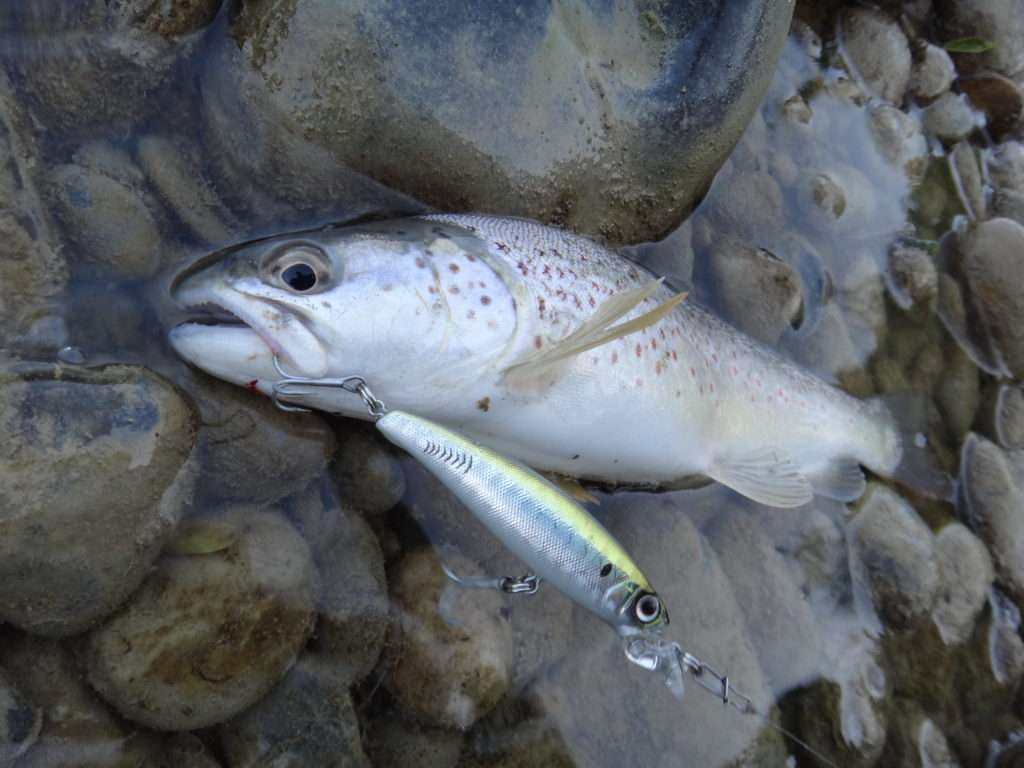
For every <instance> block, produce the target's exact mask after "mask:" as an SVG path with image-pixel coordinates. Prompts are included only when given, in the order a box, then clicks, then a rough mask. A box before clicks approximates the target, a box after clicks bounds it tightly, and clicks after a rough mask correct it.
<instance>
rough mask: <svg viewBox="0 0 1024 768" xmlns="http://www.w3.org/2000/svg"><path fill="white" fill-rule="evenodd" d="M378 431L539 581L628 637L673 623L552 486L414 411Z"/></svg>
mask: <svg viewBox="0 0 1024 768" xmlns="http://www.w3.org/2000/svg"><path fill="white" fill-rule="evenodd" d="M377 429H378V430H379V431H380V433H381V434H382V435H384V437H385V438H387V439H388V440H389V441H390V442H391V443H393V444H394V445H396V446H398V447H399V448H402V449H403V450H405V451H406V452H407V453H409V454H410V455H411V456H413V457H414V458H415V459H416V460H417V461H418V462H419V463H420V464H421V465H423V467H424V468H425V469H426V470H427V471H428V472H430V473H431V474H432V475H434V476H435V477H436V478H437V479H438V480H440V481H441V482H442V483H443V484H444V485H445V486H446V487H447V488H448V489H449V490H450V491H452V493H453V494H454V495H455V496H456V497H457V498H458V499H459V500H460V501H461V502H462V503H463V505H464V506H465V507H466V508H467V509H468V510H469V511H470V512H472V513H473V515H474V516H475V517H476V518H477V519H478V520H480V522H482V523H483V524H484V526H485V527H486V528H487V529H488V530H489V531H490V532H491V533H492V534H493V535H494V536H495V537H496V538H497V539H498V540H499V541H501V542H502V544H503V545H504V546H505V547H506V548H507V549H508V550H509V551H510V552H512V554H514V555H515V556H516V557H518V558H519V559H520V560H521V561H522V562H523V563H525V564H526V565H527V567H529V568H530V569H531V570H532V571H533V574H534V575H535V576H536V577H539V578H540V579H542V580H543V581H545V582H547V583H549V584H552V585H553V586H555V587H556V588H557V589H558V590H559V591H560V592H562V593H563V594H565V595H566V596H567V597H569V598H570V599H571V600H573V601H574V602H575V603H577V604H578V605H581V606H582V607H584V608H586V609H587V610H589V611H591V612H592V613H594V614H595V615H597V616H598V617H599V618H601V619H602V620H603V621H604V622H605V623H607V624H609V625H610V626H612V627H613V628H614V629H615V630H616V631H617V632H618V633H619V634H620V635H621V636H623V637H625V636H628V635H632V634H636V633H638V632H641V631H655V630H657V629H658V628H660V627H664V626H666V625H667V624H668V623H669V617H668V611H667V610H666V609H665V605H664V603H663V601H662V600H661V597H660V596H659V595H658V593H657V592H656V591H655V590H654V588H653V587H652V586H651V583H650V581H649V580H648V578H647V577H646V576H645V575H644V574H643V572H642V571H641V570H640V567H639V566H638V565H637V564H636V562H635V561H634V560H633V558H632V557H630V555H629V554H628V553H627V552H626V550H625V549H623V547H622V545H621V544H619V542H618V541H617V540H616V539H615V538H614V537H613V536H612V535H611V534H610V533H609V532H608V530H607V529H606V528H605V527H604V526H602V525H601V524H600V523H599V522H598V521H597V520H596V519H595V518H594V517H593V516H592V515H591V514H590V513H589V512H587V510H586V509H584V508H583V507H582V506H581V505H580V504H579V503H577V502H576V501H574V500H573V499H572V498H571V497H569V496H568V495H567V494H565V493H564V492H562V491H561V489H559V488H558V487H557V486H556V485H555V484H554V483H552V482H551V481H549V480H547V479H546V478H544V477H542V476H541V475H539V474H538V473H537V472H534V471H533V470H531V469H530V468H529V467H527V466H525V465H523V464H521V463H519V462H516V461H513V460H510V459H508V458H506V457H504V456H501V455H500V454H498V453H496V452H495V451H492V450H489V449H488V448H485V447H483V446H480V445H478V444H476V443H473V442H472V441H470V440H467V439H466V438H465V437H463V436H461V435H459V434H457V433H456V432H453V431H451V430H449V429H445V428H444V427H442V426H440V425H439V424H436V423H433V422H431V421H430V420H428V419H424V418H421V417H419V416H416V415H414V414H411V413H406V412H403V411H394V410H392V411H388V412H387V413H385V414H384V415H383V416H382V417H381V418H380V419H379V420H378V421H377Z"/></svg>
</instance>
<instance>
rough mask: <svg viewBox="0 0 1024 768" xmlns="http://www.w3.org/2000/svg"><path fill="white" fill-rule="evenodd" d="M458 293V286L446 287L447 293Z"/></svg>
mask: <svg viewBox="0 0 1024 768" xmlns="http://www.w3.org/2000/svg"><path fill="white" fill-rule="evenodd" d="M458 292H459V286H457V285H449V286H448V293H458Z"/></svg>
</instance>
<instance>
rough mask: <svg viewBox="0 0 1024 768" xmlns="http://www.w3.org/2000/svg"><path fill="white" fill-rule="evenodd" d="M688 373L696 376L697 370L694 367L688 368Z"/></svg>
mask: <svg viewBox="0 0 1024 768" xmlns="http://www.w3.org/2000/svg"><path fill="white" fill-rule="evenodd" d="M690 375H691V376H692V377H693V378H697V371H696V369H694V368H690Z"/></svg>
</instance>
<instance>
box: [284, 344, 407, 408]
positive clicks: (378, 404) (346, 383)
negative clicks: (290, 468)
mask: <svg viewBox="0 0 1024 768" xmlns="http://www.w3.org/2000/svg"><path fill="white" fill-rule="evenodd" d="M273 360H274V370H276V371H277V372H278V373H279V374H280V375H281V380H280V381H275V382H274V384H273V386H272V394H271V398H272V399H273V401H274V405H275V406H276V407H277V408H278V409H280V410H282V411H287V412H289V413H310V412H311V409H309V408H304V407H302V406H299V405H291V404H289V403H287V402H285V401H284V399H283V398H289V397H290V398H299V399H301V398H302V397H303V396H305V395H308V394H309V392H303V391H302V390H301V388H300V389H296V387H302V386H306V387H312V388H314V389H316V388H317V387H320V388H323V389H343V390H345V391H346V392H350V393H351V394H353V395H359V397H361V398H362V400H363V403H365V405H366V408H367V410H368V411H369V412H370V415H371V416H374V417H376V418H380V417H381V416H383V415H385V414H386V413H387V412H388V409H387V408H386V407H385V406H384V403H383V401H381V400H380V399H379V398H377V397H376V396H375V395H374V394H373V392H372V391H371V390H370V387H369V386H368V385H367V383H366V379H364V378H363V377H362V376H342V377H341V378H338V379H329V378H321V379H309V378H305V377H303V376H293V375H291V374H290V373H288V372H287V371H285V370H284V368H282V367H281V361H280V360H279V359H278V357H277V354H274V358H273Z"/></svg>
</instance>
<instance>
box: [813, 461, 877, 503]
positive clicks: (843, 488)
mask: <svg viewBox="0 0 1024 768" xmlns="http://www.w3.org/2000/svg"><path fill="white" fill-rule="evenodd" d="M810 482H811V485H812V486H813V487H814V492H815V493H818V494H821V495H822V496H827V497H828V498H830V499H835V500H836V501H842V502H848V501H855V500H857V499H859V498H860V497H861V496H862V495H863V494H864V489H865V488H866V487H867V481H866V480H865V479H864V471H863V470H862V469H861V468H860V464H859V463H858V462H857V460H856V459H849V458H842V459H836V460H835V461H832V462H829V464H828V466H826V467H825V468H824V469H822V470H821V471H820V472H815V473H814V474H812V475H811V476H810Z"/></svg>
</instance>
